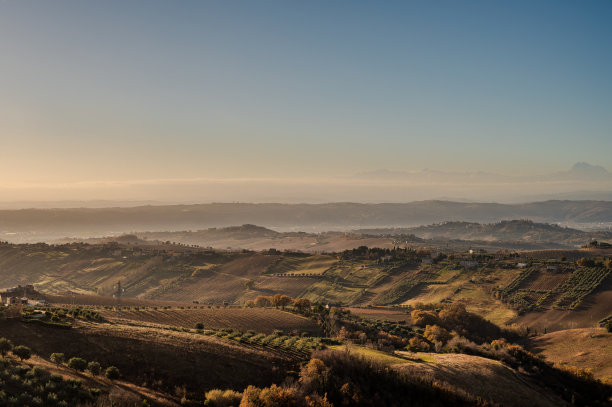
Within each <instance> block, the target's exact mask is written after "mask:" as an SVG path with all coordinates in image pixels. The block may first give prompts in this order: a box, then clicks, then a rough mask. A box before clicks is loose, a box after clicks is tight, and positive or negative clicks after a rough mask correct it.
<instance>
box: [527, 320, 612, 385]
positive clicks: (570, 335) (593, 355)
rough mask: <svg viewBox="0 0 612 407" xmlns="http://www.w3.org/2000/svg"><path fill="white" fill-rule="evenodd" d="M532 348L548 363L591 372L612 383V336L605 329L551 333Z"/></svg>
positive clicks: (537, 340)
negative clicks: (561, 364)
mask: <svg viewBox="0 0 612 407" xmlns="http://www.w3.org/2000/svg"><path fill="white" fill-rule="evenodd" d="M532 347H533V349H534V350H535V351H537V352H539V353H541V354H542V355H544V356H545V357H546V360H548V361H551V362H555V363H565V364H568V365H570V366H575V367H579V368H583V369H589V370H590V371H591V372H592V373H593V374H594V375H595V377H597V378H599V379H603V380H606V381H609V382H612V333H608V332H606V331H605V329H603V328H583V329H567V330H563V331H557V332H551V333H548V334H546V335H541V336H538V337H536V338H534V339H533V340H532Z"/></svg>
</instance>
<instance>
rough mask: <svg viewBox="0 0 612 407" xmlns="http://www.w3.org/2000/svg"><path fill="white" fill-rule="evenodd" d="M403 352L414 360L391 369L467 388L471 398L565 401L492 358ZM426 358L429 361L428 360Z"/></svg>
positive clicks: (543, 403)
mask: <svg viewBox="0 0 612 407" xmlns="http://www.w3.org/2000/svg"><path fill="white" fill-rule="evenodd" d="M406 356H407V357H409V358H416V359H417V361H416V362H408V363H402V364H398V365H394V368H395V369H397V370H400V371H404V372H408V373H411V374H413V375H417V376H419V377H422V378H423V379H425V380H428V379H429V380H432V381H435V382H437V383H438V384H439V385H441V386H449V387H451V388H457V389H471V392H472V394H471V396H472V397H474V398H476V397H481V398H482V399H483V400H486V401H489V400H495V404H500V405H509V406H538V407H559V406H568V405H569V404H567V403H566V402H564V401H563V400H561V399H560V398H559V397H557V396H556V395H555V394H554V393H553V392H552V391H551V390H550V389H545V388H543V387H541V386H540V385H538V383H537V382H535V381H534V380H532V379H530V378H529V376H527V375H521V374H519V373H518V372H517V371H515V370H512V369H511V368H509V367H507V366H506V365H504V364H503V363H501V362H499V361H496V360H491V359H486V358H482V357H480V356H472V355H463V354H432V353H425V354H422V353H416V354H412V353H411V352H407V355H406ZM428 359H432V360H433V361H431V362H428V361H427V360H428ZM423 360H424V361H425V362H423Z"/></svg>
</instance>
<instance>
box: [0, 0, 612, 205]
mask: <svg viewBox="0 0 612 407" xmlns="http://www.w3.org/2000/svg"><path fill="white" fill-rule="evenodd" d="M611 21H612V2H611V1H588V2H580V1H561V0H554V1H524V2H521V1H447V2H446V1H418V2H409V1H398V2H374V1H371V2H360V1H312V0H309V1H301V2H298V1H278V2H269V1H227V0H224V1H218V2H216V1H169V0H166V1H151V0H148V1H129V0H121V1H83V0H75V1H61V0H56V1H51V0H47V1H43V0H39V1H32V0H4V1H0V61H1V63H0V141H1V144H0V187H1V186H5V187H6V186H10V187H17V188H20V187H22V186H24V185H30V186H32V185H35V184H36V185H38V184H45V183H50V184H54V183H67V184H70V183H73V182H86V183H87V182H94V181H95V182H97V181H109V182H113V181H127V180H149V179H151V180H155V179H177V178H180V179H190V178H199V179H201V178H206V179H208V178H237V177H255V178H257V177H267V178H269V177H274V178H276V177H281V178H291V177H314V178H317V177H336V176H347V175H350V174H353V173H357V172H361V171H368V170H374V169H378V168H389V169H394V170H417V169H422V168H433V169H440V170H444V171H476V170H483V171H488V172H495V173H502V174H523V175H525V174H543V173H547V172H554V171H560V170H566V169H568V168H569V167H571V165H572V164H574V163H575V162H577V161H586V162H590V163H592V164H598V165H602V166H604V167H606V168H608V169H610V170H612V154H610V152H611V151H612V52H611V51H612V23H611ZM4 191H5V192H4V193H5V194H6V193H7V192H6V191H8V190H6V189H5V190H4ZM15 196H16V197H17V195H15ZM28 196H29V195H28ZM41 197H42V195H41ZM92 197H93V195H92ZM95 198H100V196H95ZM44 199H48V197H47V196H45V197H44ZM0 200H10V197H7V196H1V197H0Z"/></svg>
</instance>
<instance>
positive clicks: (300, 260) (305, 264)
mask: <svg viewBox="0 0 612 407" xmlns="http://www.w3.org/2000/svg"><path fill="white" fill-rule="evenodd" d="M337 261H338V260H337V259H336V257H334V256H329V255H314V256H308V257H305V258H304V257H286V258H284V259H282V260H281V261H279V262H278V263H276V264H274V265H273V266H272V267H270V268H269V269H268V273H272V274H282V275H321V274H323V273H324V272H326V271H327V270H328V269H329V268H330V267H331V266H333V265H334V264H335V263H336V262H337Z"/></svg>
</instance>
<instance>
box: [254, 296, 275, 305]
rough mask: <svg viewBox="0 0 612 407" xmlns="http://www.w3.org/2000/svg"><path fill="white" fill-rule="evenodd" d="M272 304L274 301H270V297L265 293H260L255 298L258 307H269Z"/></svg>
mask: <svg viewBox="0 0 612 407" xmlns="http://www.w3.org/2000/svg"><path fill="white" fill-rule="evenodd" d="M270 305H272V301H270V297H265V296H263V295H260V296H259V297H257V298H255V306H256V307H269V306H270Z"/></svg>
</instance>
